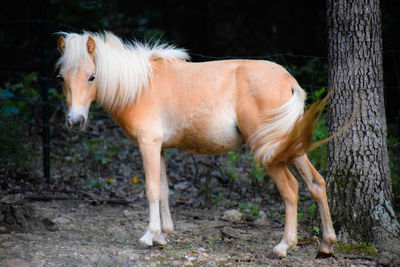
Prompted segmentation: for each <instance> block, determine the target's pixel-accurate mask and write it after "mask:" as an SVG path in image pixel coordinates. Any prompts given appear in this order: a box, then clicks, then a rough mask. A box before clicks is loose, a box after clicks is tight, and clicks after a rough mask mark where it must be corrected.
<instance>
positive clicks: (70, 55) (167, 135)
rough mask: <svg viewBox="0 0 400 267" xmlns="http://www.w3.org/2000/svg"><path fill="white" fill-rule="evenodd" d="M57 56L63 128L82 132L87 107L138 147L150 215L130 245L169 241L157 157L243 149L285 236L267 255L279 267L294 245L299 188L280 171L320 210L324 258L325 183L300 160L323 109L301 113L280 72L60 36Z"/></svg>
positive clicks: (330, 232) (300, 97)
mask: <svg viewBox="0 0 400 267" xmlns="http://www.w3.org/2000/svg"><path fill="white" fill-rule="evenodd" d="M58 48H59V50H60V51H61V54H62V56H61V58H60V59H59V61H58V63H57V67H59V69H60V74H59V76H58V77H59V79H60V80H62V81H63V88H64V94H65V96H66V101H67V106H68V115H67V125H68V127H69V128H71V130H73V131H78V132H80V131H84V130H85V127H86V125H87V122H88V111H89V107H90V104H91V102H92V101H94V100H96V101H97V102H98V103H99V104H100V105H102V106H103V108H104V109H105V110H106V111H107V112H109V113H110V114H111V116H112V117H113V118H114V120H115V121H116V122H117V123H118V124H119V125H120V126H121V127H122V128H123V129H124V131H125V133H126V135H127V136H128V138H129V139H130V140H131V141H132V142H133V143H134V144H136V145H138V146H139V149H140V153H141V155H142V158H143V164H144V171H145V175H146V196H147V199H148V201H149V213H150V218H149V225H148V228H147V231H146V232H145V233H144V235H143V236H142V237H141V238H140V239H139V245H141V246H145V247H149V246H152V245H153V244H161V245H165V244H166V243H167V237H168V235H169V234H171V233H172V232H173V222H172V219H171V214H170V210H169V205H168V181H167V176H166V170H165V163H164V156H163V150H165V149H167V148H173V147H174V148H178V149H181V150H184V151H188V152H191V153H201V154H220V153H224V152H227V151H230V150H233V149H236V148H238V147H240V146H241V145H242V144H244V143H247V144H248V145H249V147H250V148H251V149H252V151H253V153H254V155H255V157H256V158H257V160H259V161H260V162H261V163H262V165H263V166H264V168H265V169H266V170H267V172H268V175H269V176H270V177H271V178H272V179H273V180H274V182H275V184H276V186H277V188H278V190H279V192H280V194H281V196H282V199H283V201H284V203H285V226H284V234H283V238H282V240H281V241H280V242H279V244H278V245H276V246H275V247H274V249H273V252H274V253H273V254H272V255H275V256H277V257H285V256H286V254H287V251H288V249H291V248H293V247H294V246H295V245H296V243H297V199H298V182H297V180H296V179H295V178H294V176H293V175H292V174H291V172H290V171H289V169H288V168H287V164H290V165H292V166H294V168H295V169H296V170H297V171H298V173H299V174H300V176H301V177H302V179H303V180H304V181H305V183H306V184H307V186H308V190H309V191H310V193H311V195H312V196H313V197H314V199H315V200H316V202H317V204H318V206H319V210H320V213H321V219H322V230H323V239H322V241H321V243H320V247H319V252H320V253H323V254H328V255H329V254H331V253H332V252H333V244H334V243H335V241H336V236H335V232H334V229H333V227H332V220H331V217H330V212H329V207H328V202H327V197H326V189H325V181H324V179H323V178H322V176H321V175H320V174H319V173H318V172H317V171H316V170H315V168H314V167H313V166H312V165H311V163H310V161H309V160H308V158H307V156H306V154H305V152H307V150H308V149H309V147H310V140H311V132H312V128H313V124H314V123H315V117H316V116H315V115H316V114H317V112H318V111H319V110H321V108H322V106H323V105H319V104H317V105H315V104H314V105H313V106H312V108H310V109H309V110H308V111H307V112H306V113H304V101H305V92H304V91H303V89H301V87H300V86H299V84H298V83H297V82H296V80H295V79H294V78H293V77H292V76H291V75H290V74H289V73H288V72H287V71H286V70H285V69H284V68H283V67H281V66H279V65H277V64H275V63H272V62H268V61H256V60H223V61H212V62H203V63H191V62H187V61H186V60H187V59H188V58H189V56H188V55H187V53H186V52H185V50H182V49H177V48H175V47H172V46H167V45H156V46H154V47H149V46H148V45H142V44H139V43H126V42H125V43H124V42H122V41H121V40H120V39H119V38H117V37H116V36H115V35H113V34H112V33H109V32H106V33H104V34H97V33H89V32H84V33H83V34H76V33H62V36H61V37H60V39H59V41H58ZM303 113H304V114H303Z"/></svg>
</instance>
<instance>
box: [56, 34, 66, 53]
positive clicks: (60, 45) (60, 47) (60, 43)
mask: <svg viewBox="0 0 400 267" xmlns="http://www.w3.org/2000/svg"><path fill="white" fill-rule="evenodd" d="M57 46H58V51H60V52H61V54H63V53H64V50H65V39H64V36H60V38H59V39H58V44H57Z"/></svg>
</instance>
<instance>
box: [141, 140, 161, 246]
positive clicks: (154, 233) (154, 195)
mask: <svg viewBox="0 0 400 267" xmlns="http://www.w3.org/2000/svg"><path fill="white" fill-rule="evenodd" d="M138 141H139V142H138V143H139V149H140V153H141V155H142V158H143V166H144V172H145V176H146V196H147V200H148V201H149V213H150V219H149V226H148V228H147V231H146V233H145V234H144V235H143V236H142V237H141V238H140V239H139V246H140V247H150V246H152V245H153V241H155V240H157V238H158V236H159V235H160V233H161V220H160V198H161V195H160V192H161V186H160V165H161V164H160V163H161V160H160V155H161V142H162V139H161V138H140V139H139V140H138Z"/></svg>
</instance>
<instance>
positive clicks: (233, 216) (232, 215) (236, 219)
mask: <svg viewBox="0 0 400 267" xmlns="http://www.w3.org/2000/svg"><path fill="white" fill-rule="evenodd" d="M222 219H223V220H225V221H229V222H233V223H240V222H242V220H243V214H242V213H241V212H240V211H238V210H227V211H225V212H224V215H223V216H222Z"/></svg>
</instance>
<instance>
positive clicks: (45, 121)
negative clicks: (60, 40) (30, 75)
mask: <svg viewBox="0 0 400 267" xmlns="http://www.w3.org/2000/svg"><path fill="white" fill-rule="evenodd" d="M41 28H42V30H41V40H42V49H43V52H42V77H41V81H42V112H43V114H42V125H43V136H42V137H43V175H44V178H46V179H47V180H48V181H49V180H50V128H49V92H48V79H49V73H48V72H49V70H48V67H49V53H48V47H47V43H48V42H47V38H48V30H47V23H46V22H42V24H41Z"/></svg>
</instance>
